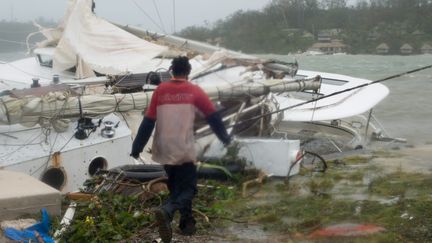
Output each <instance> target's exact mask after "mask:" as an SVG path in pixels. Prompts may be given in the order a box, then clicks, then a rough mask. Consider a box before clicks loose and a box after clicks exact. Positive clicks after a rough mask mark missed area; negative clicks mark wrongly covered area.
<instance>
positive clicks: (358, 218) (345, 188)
mask: <svg viewBox="0 0 432 243" xmlns="http://www.w3.org/2000/svg"><path fill="white" fill-rule="evenodd" d="M235 150H236V149H233V151H232V154H236V151H235ZM384 152H385V153H384ZM382 154H384V155H386V156H387V157H389V158H391V157H393V156H394V154H393V153H392V152H386V151H382ZM371 159H373V158H372V157H371V158H370V159H366V158H365V157H360V156H354V157H349V158H343V159H340V160H337V161H328V166H329V169H328V171H327V172H326V173H317V172H315V171H314V170H311V169H307V168H302V171H301V174H300V175H298V176H294V177H291V178H290V181H289V183H286V182H284V181H283V180H278V179H274V180H273V179H270V180H268V181H267V182H265V183H264V184H263V185H261V186H258V188H259V190H255V189H254V190H252V189H251V191H254V193H253V194H248V195H249V196H247V197H246V198H244V197H242V192H241V189H242V183H243V182H245V181H247V180H250V179H252V178H256V177H257V172H256V171H251V172H248V173H241V174H237V175H236V176H235V178H236V180H231V181H227V182H218V181H213V180H201V181H200V182H199V184H200V186H199V192H198V195H197V197H196V198H195V200H194V208H195V209H196V210H198V211H199V212H198V211H196V218H197V221H198V224H197V226H198V235H197V236H195V237H193V238H190V239H187V241H190V242H203V241H208V240H213V241H223V240H228V241H236V240H239V241H241V240H245V239H244V237H245V235H242V231H243V230H245V229H247V228H251V229H253V230H254V232H255V231H257V232H258V233H256V234H257V235H258V237H260V235H259V234H260V233H259V232H262V233H263V234H265V235H266V237H268V238H267V239H268V240H269V241H272V240H274V241H278V239H282V238H283V239H285V240H287V239H292V240H293V241H294V242H296V241H304V240H306V241H309V240H310V239H311V237H312V233H313V232H315V230H318V229H321V228H323V227H326V226H331V225H337V224H344V223H353V224H359V225H376V226H380V227H383V228H385V231H383V232H380V233H376V234H371V235H366V236H361V237H360V236H356V237H354V236H353V237H350V238H344V237H340V238H330V239H317V241H318V242H338V241H340V242H346V241H349V242H427V241H430V240H431V239H432V232H431V231H430V229H431V228H432V221H431V220H430V219H431V218H432V197H431V195H432V187H430V186H429V185H430V184H431V183H432V179H431V177H430V174H414V173H406V172H403V171H402V170H399V171H396V172H392V173H390V174H385V173H384V172H383V170H382V168H377V165H374V163H373V161H371ZM164 197H166V192H162V193H159V194H158V195H157V196H156V197H154V198H152V199H150V200H146V201H144V202H143V201H140V200H139V198H138V197H122V196H119V195H112V194H106V193H104V194H100V195H99V196H98V199H97V200H92V201H89V202H85V203H80V204H79V206H78V211H77V214H76V216H75V218H74V221H73V224H72V226H71V227H70V228H69V230H68V231H67V232H66V233H65V234H64V236H63V239H66V240H67V241H69V242H74V241H77V242H78V241H79V242H81V241H83V242H84V241H89V242H105V241H119V240H122V242H148V241H150V240H151V239H153V238H156V237H157V229H156V228H155V225H154V219H153V216H152V214H151V208H153V207H156V206H158V205H159V204H160V202H161V200H162V199H163V198H164ZM175 220H178V218H176V219H175ZM200 237H201V238H200ZM203 237H204V238H203ZM246 237H248V235H247V236H246ZM250 237H253V236H250ZM278 237H279V238H278ZM215 238H216V240H215ZM135 239H139V241H134V240H135ZM248 239H249V238H248ZM252 239H253V238H252ZM257 240H260V238H259V239H257Z"/></svg>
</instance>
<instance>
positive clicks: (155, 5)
mask: <svg viewBox="0 0 432 243" xmlns="http://www.w3.org/2000/svg"><path fill="white" fill-rule="evenodd" d="M153 6H154V7H155V9H156V13H157V16H158V18H159V22H160V24H161V26H162V29H163V32H164V33H166V30H165V26H164V23H163V21H162V18H161V16H160V13H159V8H158V7H157V4H156V2H155V0H153Z"/></svg>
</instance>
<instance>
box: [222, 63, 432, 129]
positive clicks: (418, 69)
mask: <svg viewBox="0 0 432 243" xmlns="http://www.w3.org/2000/svg"><path fill="white" fill-rule="evenodd" d="M428 68H432V65H428V66H424V67H420V68H416V69H413V70H410V71H406V72H403V73H399V74H395V75H392V76H389V77H385V78H382V79H378V80H375V81H372V82H370V83H365V84H361V85H358V86H355V87H351V88H347V89H344V90H340V91H336V92H334V93H331V94H328V95H325V96H321V97H319V98H316V99H311V100H308V101H305V102H301V103H298V104H295V105H292V106H288V107H285V108H283V109H278V110H275V111H272V112H268V113H266V114H262V115H258V116H255V117H251V118H248V119H245V120H242V121H241V122H238V123H237V125H241V124H243V123H246V122H248V121H252V120H257V119H260V118H262V117H264V116H268V115H273V114H276V113H280V112H282V111H286V110H289V109H292V108H295V107H299V106H302V105H306V104H309V103H312V102H316V101H319V100H322V99H326V98H329V97H332V96H335V95H338V94H342V93H345V92H348V91H352V90H355V89H360V88H363V87H366V86H369V85H372V84H376V83H380V82H383V81H387V80H390V79H394V78H398V77H401V76H404V75H407V74H411V73H415V72H419V71H422V70H425V69H428ZM229 127H233V125H227V126H226V128H229Z"/></svg>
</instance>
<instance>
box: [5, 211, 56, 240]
mask: <svg viewBox="0 0 432 243" xmlns="http://www.w3.org/2000/svg"><path fill="white" fill-rule="evenodd" d="M50 227H51V222H50V219H49V216H48V213H47V211H46V209H45V208H43V209H42V220H41V221H40V222H38V223H36V224H34V225H32V226H30V227H28V228H26V229H24V230H22V231H21V230H17V229H15V228H6V229H5V230H4V235H5V236H6V237H7V238H9V239H11V240H15V241H20V242H24V243H27V242H45V243H54V240H53V239H52V238H51V237H50V236H49V230H50Z"/></svg>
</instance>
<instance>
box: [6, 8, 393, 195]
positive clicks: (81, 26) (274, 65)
mask: <svg viewBox="0 0 432 243" xmlns="http://www.w3.org/2000/svg"><path fill="white" fill-rule="evenodd" d="M41 32H42V33H43V34H44V35H45V36H46V38H47V40H46V41H44V42H42V43H40V44H39V47H38V48H36V49H35V50H34V53H35V56H36V58H34V57H33V58H27V59H24V60H19V61H16V62H11V63H6V64H1V66H0V73H2V77H0V79H1V81H2V82H1V86H0V91H1V92H2V96H1V102H0V103H1V105H0V114H1V116H0V118H1V119H0V120H1V121H0V123H1V125H0V129H1V133H0V134H1V135H0V139H1V141H2V145H1V146H2V150H1V151H2V152H1V154H0V159H1V160H0V165H1V166H2V168H4V169H11V170H18V171H24V172H26V173H28V174H31V175H33V176H35V177H38V178H41V179H42V180H44V181H46V182H48V183H49V184H52V185H53V186H55V187H56V188H58V189H60V190H62V191H64V192H67V191H71V190H76V189H78V188H79V186H80V185H81V184H82V182H83V181H84V180H85V179H86V178H88V177H90V176H92V174H94V172H95V171H97V170H99V169H109V168H113V167H116V166H120V165H123V164H131V163H134V161H133V160H132V159H131V158H130V157H129V156H128V154H129V150H130V147H131V142H132V137H133V134H134V132H135V131H136V129H137V127H138V125H139V122H140V121H141V112H142V111H143V110H144V109H145V108H146V105H147V102H148V101H149V98H150V97H151V92H152V90H153V89H154V88H155V84H157V83H158V82H163V81H164V80H166V79H167V78H168V77H169V72H168V68H169V65H170V61H171V58H172V57H173V56H176V55H179V54H182V55H188V56H190V57H191V64H192V70H193V73H192V74H191V76H190V79H191V81H192V82H194V83H196V84H197V85H199V86H201V87H202V88H203V89H204V90H205V91H206V92H207V93H208V94H209V96H210V97H212V99H213V101H214V102H215V103H216V104H217V106H218V108H219V109H220V111H221V112H222V114H223V116H224V120H225V121H226V123H227V124H229V126H232V127H233V128H232V130H233V131H232V134H235V135H236V136H239V137H264V138H268V137H277V138H284V139H289V138H294V139H301V140H302V141H303V142H304V141H308V140H310V139H314V138H317V137H324V138H325V140H328V141H331V146H333V147H335V148H337V149H338V150H342V149H346V148H355V147H358V146H363V145H364V144H366V143H367V140H368V138H369V137H370V135H371V134H375V135H376V136H377V137H379V133H378V132H377V131H378V129H376V128H377V127H378V126H379V125H376V124H379V123H376V124H374V123H373V121H372V118H373V116H372V113H370V116H369V117H364V116H361V114H363V113H365V112H367V111H370V110H371V109H372V108H373V107H374V106H375V105H376V104H377V103H379V102H380V101H381V100H382V99H384V98H385V97H386V96H387V94H388V92H389V91H388V89H387V88H386V87H385V86H384V85H381V84H374V85H371V86H368V87H364V88H361V89H358V90H353V91H350V92H345V93H343V94H340V95H336V96H333V97H332V98H328V99H323V100H319V101H316V102H311V103H310V104H305V105H301V106H298V107H295V108H293V109H288V110H284V108H286V107H290V106H292V105H295V104H301V103H302V102H303V101H305V100H310V99H313V98H314V97H320V96H325V95H328V94H331V93H333V92H336V91H340V90H344V89H346V88H349V87H355V86H358V85H361V84H365V83H370V82H371V81H370V80H365V79H357V78H353V77H349V76H342V75H337V74H329V73H321V72H312V71H303V70H299V69H298V65H297V63H283V62H279V61H274V60H266V59H260V58H257V57H254V56H251V55H246V54H243V53H238V52H234V51H229V50H225V49H222V48H220V47H215V46H211V45H209V44H205V43H200V42H196V41H191V40H186V39H183V38H179V37H175V36H169V35H160V34H157V33H152V32H148V31H145V30H141V29H139V28H134V27H129V26H120V25H116V24H112V23H110V22H108V21H106V20H103V19H101V18H98V17H97V16H95V15H94V14H93V13H92V11H91V1H90V0H75V1H71V2H70V4H69V8H68V11H67V13H66V15H65V18H64V20H63V21H62V23H61V24H60V25H59V27H58V28H55V29H44V30H41ZM101 43H103V44H101ZM30 86H33V87H34V88H32V89H30V90H23V91H20V89H24V88H29V87H30ZM39 86H42V87H39ZM14 89H15V90H14ZM278 111H280V112H278ZM282 111H283V112H282ZM112 113H116V114H121V115H114V114H112ZM270 113H272V115H270ZM266 114H268V115H266ZM257 117H259V118H257ZM196 128H197V131H196V135H197V137H199V138H200V139H199V140H198V144H197V147H198V148H199V149H200V151H201V153H203V154H204V153H206V152H208V151H211V147H212V146H213V147H214V146H217V145H215V144H213V140H214V139H213V138H212V136H207V135H208V131H209V130H208V128H206V126H205V124H204V123H203V122H200V121H198V122H197V127H196ZM377 134H378V135H377ZM337 140H340V141H341V142H337ZM148 144H151V143H148ZM299 146H300V143H298V146H297V147H296V148H295V149H297V150H299ZM342 147H344V148H342ZM345 147H346V148H345ZM145 151H147V150H145ZM295 154H296V153H294V155H295ZM294 159H295V156H294ZM143 160H145V161H147V162H149V161H151V160H150V156H144V158H143ZM46 178H48V179H46ZM52 178H63V180H60V181H57V179H55V181H54V183H51V182H50V181H51V179H52Z"/></svg>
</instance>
